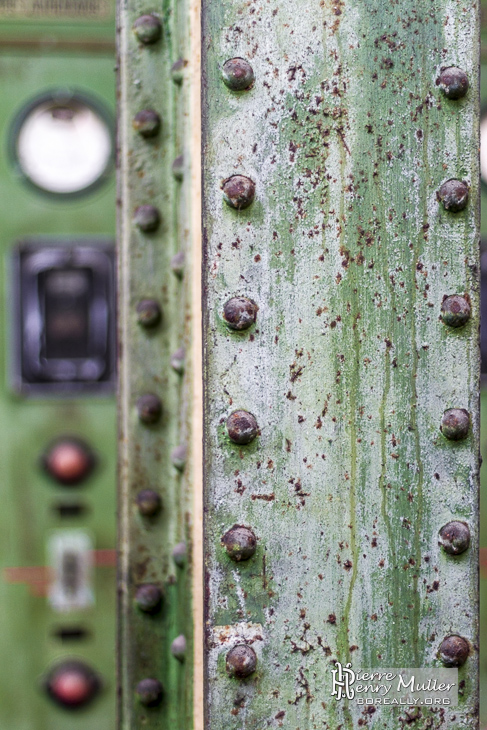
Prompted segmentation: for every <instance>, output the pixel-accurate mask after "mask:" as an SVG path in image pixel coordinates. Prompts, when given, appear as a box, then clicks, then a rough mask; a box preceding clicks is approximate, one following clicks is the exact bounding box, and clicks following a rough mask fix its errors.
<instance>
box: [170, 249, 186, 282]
mask: <svg viewBox="0 0 487 730" xmlns="http://www.w3.org/2000/svg"><path fill="white" fill-rule="evenodd" d="M171 271H172V272H173V273H174V274H176V276H177V277H178V279H182V278H183V274H184V251H178V253H177V254H175V255H174V256H173V257H172V259H171Z"/></svg>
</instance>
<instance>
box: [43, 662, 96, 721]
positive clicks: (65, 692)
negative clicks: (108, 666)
mask: <svg viewBox="0 0 487 730" xmlns="http://www.w3.org/2000/svg"><path fill="white" fill-rule="evenodd" d="M99 688H100V683H99V680H98V678H97V676H96V674H95V673H94V672H93V670H92V669H90V668H89V667H88V666H87V665H86V664H83V663H82V662H75V661H71V662H64V663H63V664H60V665H58V666H57V667H55V668H54V669H53V670H51V672H50V674H49V677H48V679H47V692H48V694H49V696H50V697H51V698H52V699H53V700H55V701H56V702H57V703H58V704H60V705H62V706H63V707H67V708H72V709H75V708H77V707H81V706H83V705H86V704H87V703H88V702H90V701H91V700H92V699H93V698H94V697H95V696H96V694H97V693H98V690H99Z"/></svg>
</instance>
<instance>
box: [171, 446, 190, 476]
mask: <svg viewBox="0 0 487 730" xmlns="http://www.w3.org/2000/svg"><path fill="white" fill-rule="evenodd" d="M171 462H172V465H173V466H174V467H176V469H178V471H183V469H184V466H185V464H186V446H184V445H182V444H180V445H179V446H176V448H175V449H173V451H172V453H171Z"/></svg>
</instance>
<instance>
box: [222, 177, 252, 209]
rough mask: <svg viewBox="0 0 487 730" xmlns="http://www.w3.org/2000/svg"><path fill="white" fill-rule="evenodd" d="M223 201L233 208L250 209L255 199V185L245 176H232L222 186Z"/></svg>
mask: <svg viewBox="0 0 487 730" xmlns="http://www.w3.org/2000/svg"><path fill="white" fill-rule="evenodd" d="M222 190H223V199H224V200H225V203H227V205H229V206H230V207H231V208H236V209H237V210H242V209H243V208H248V207H249V205H251V203H252V202H253V200H254V197H255V183H254V181H253V180H251V179H250V178H249V177H245V175H232V177H229V178H228V179H227V180H224V181H223V184H222Z"/></svg>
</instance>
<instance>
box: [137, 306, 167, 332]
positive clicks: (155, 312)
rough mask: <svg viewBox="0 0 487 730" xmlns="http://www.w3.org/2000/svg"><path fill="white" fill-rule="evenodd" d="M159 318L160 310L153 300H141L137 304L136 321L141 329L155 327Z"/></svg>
mask: <svg viewBox="0 0 487 730" xmlns="http://www.w3.org/2000/svg"><path fill="white" fill-rule="evenodd" d="M161 316H162V312H161V308H160V306H159V303H158V302H156V300H155V299H142V301H140V302H139V303H138V304H137V321H138V323H139V324H140V325H142V327H155V326H156V325H157V324H159V322H160V321H161Z"/></svg>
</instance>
